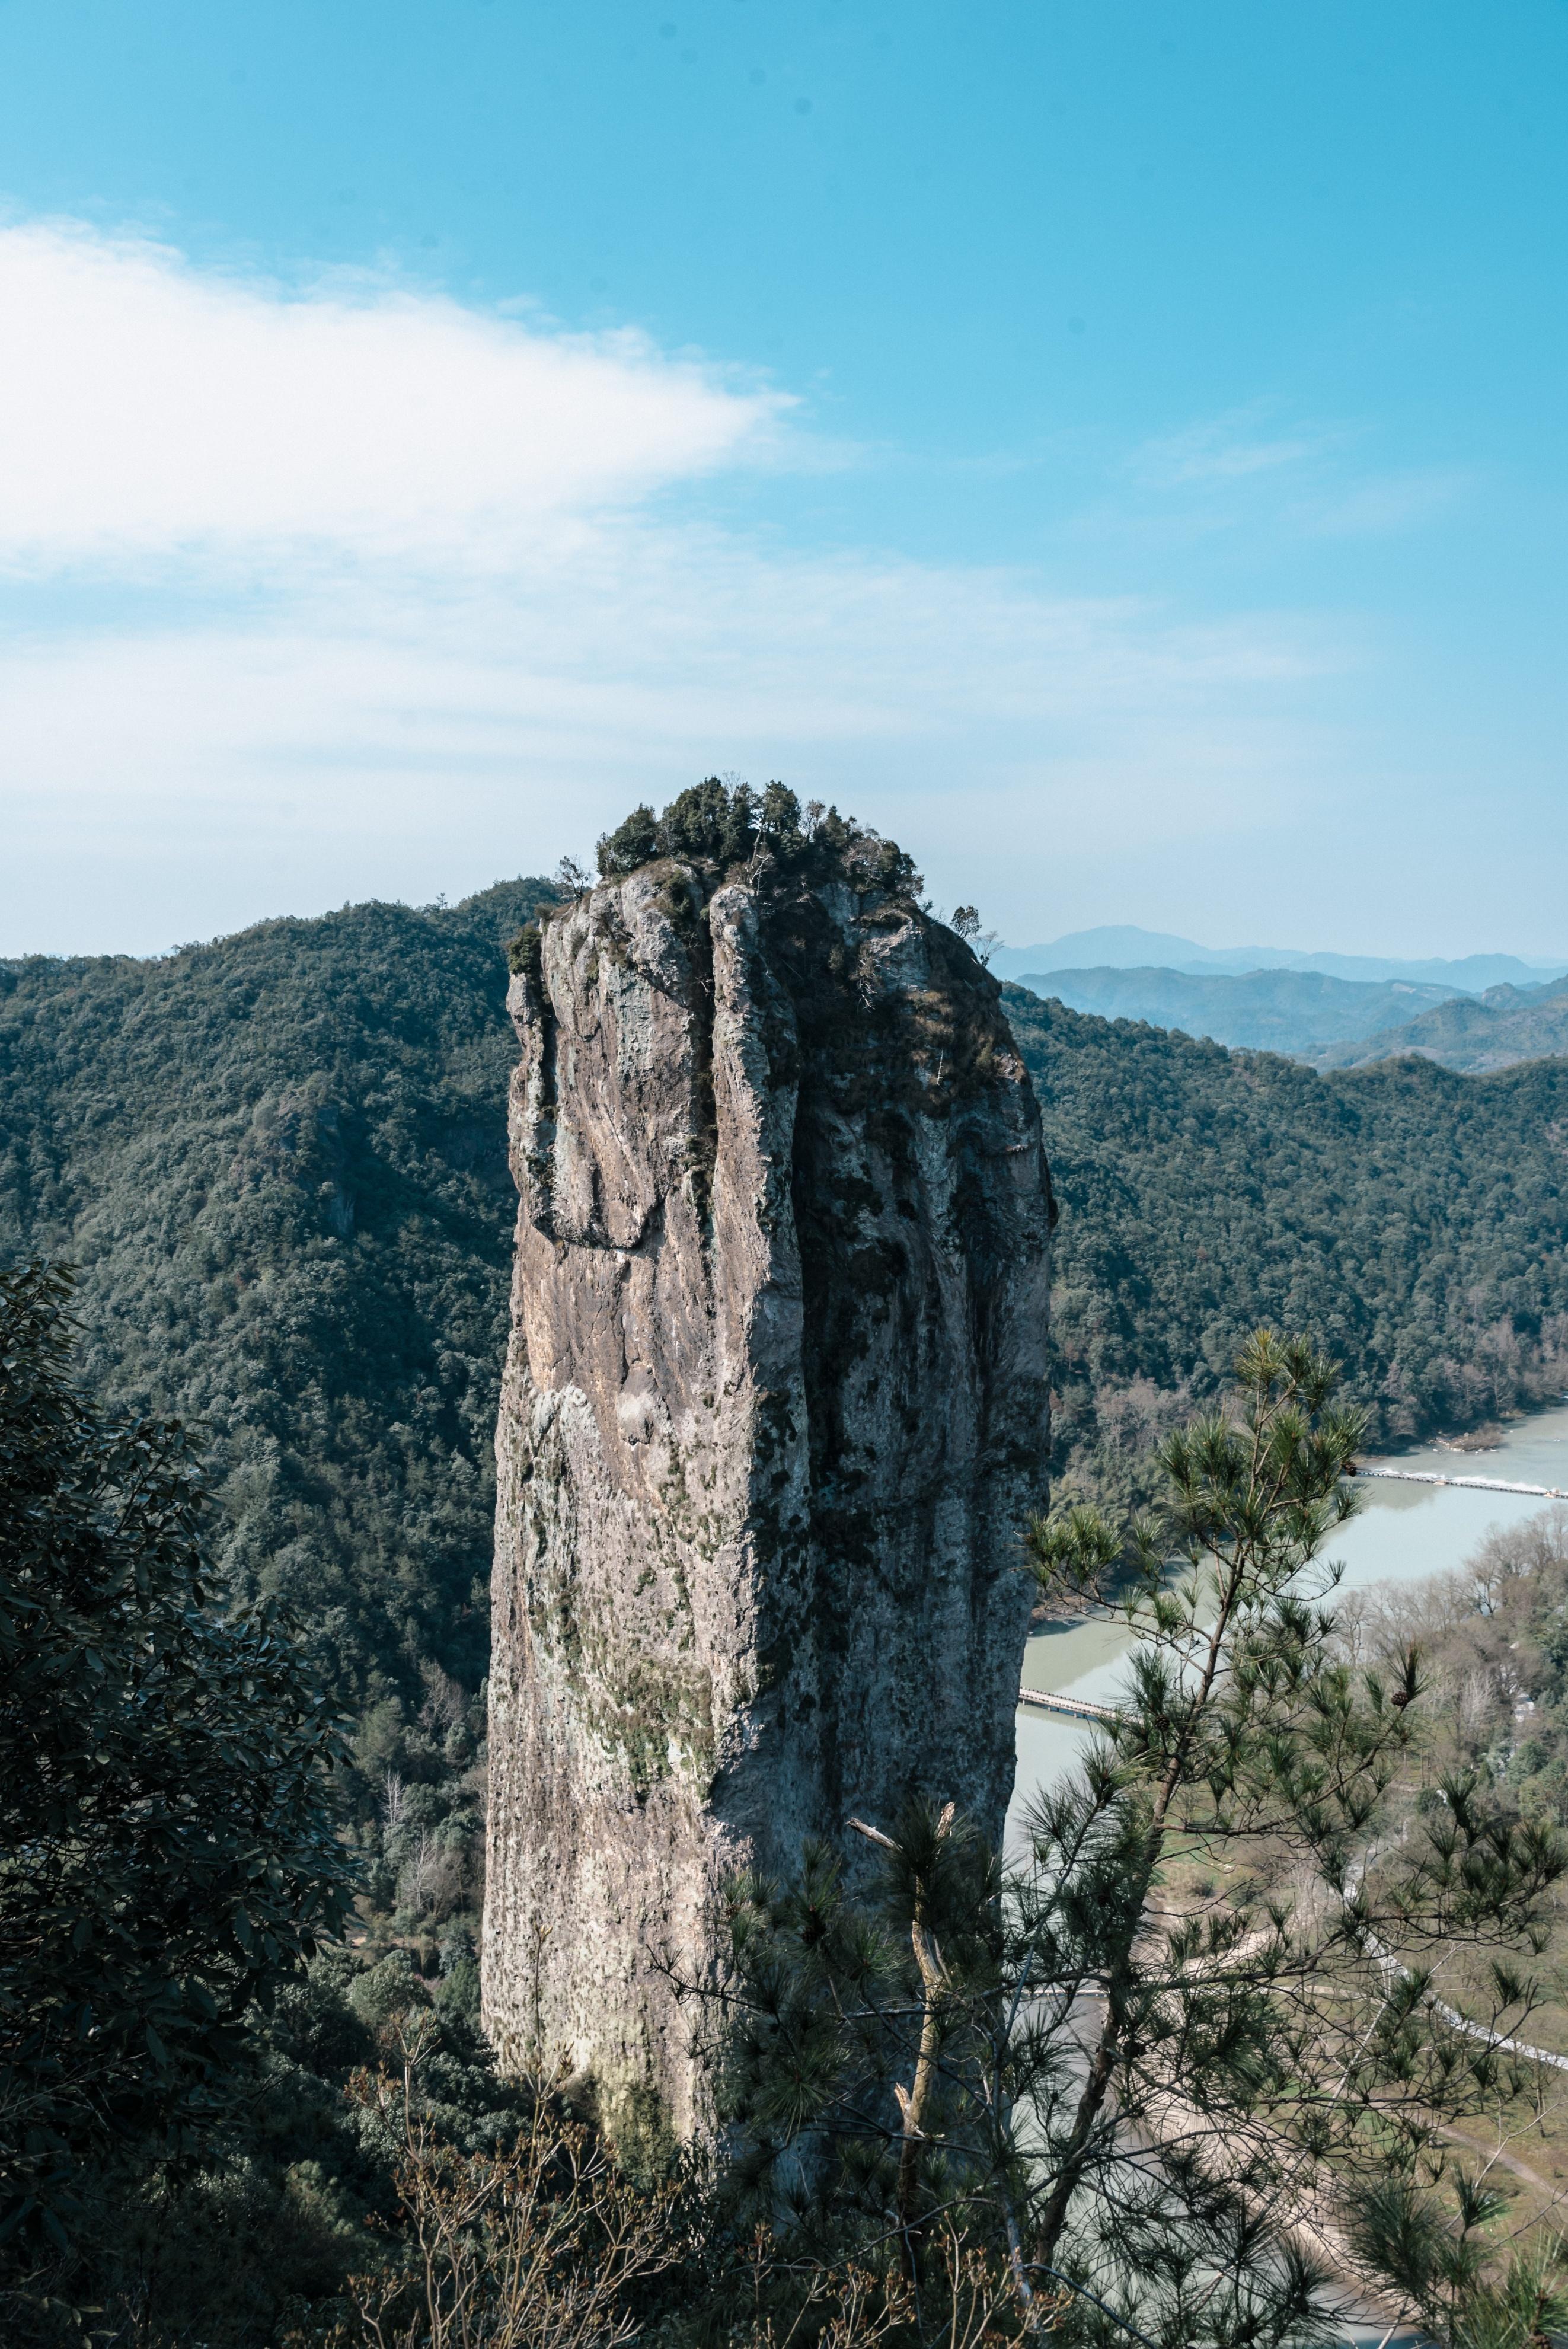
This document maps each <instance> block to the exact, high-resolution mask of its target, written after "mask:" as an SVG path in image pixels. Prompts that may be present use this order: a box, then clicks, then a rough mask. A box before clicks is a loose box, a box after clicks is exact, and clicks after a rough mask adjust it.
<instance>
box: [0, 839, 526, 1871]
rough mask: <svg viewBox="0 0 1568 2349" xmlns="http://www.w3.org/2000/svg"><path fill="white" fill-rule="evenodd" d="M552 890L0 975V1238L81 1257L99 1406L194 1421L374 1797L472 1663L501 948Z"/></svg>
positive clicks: (494, 1361)
mask: <svg viewBox="0 0 1568 2349" xmlns="http://www.w3.org/2000/svg"><path fill="white" fill-rule="evenodd" d="M554 894H555V893H554V891H553V889H552V887H551V885H549V884H547V883H543V882H530V881H521V882H515V883H509V884H507V885H502V886H498V887H497V888H495V889H492V890H490V891H488V892H486V893H485V894H484V895H482V896H479V897H475V898H472V899H469V901H468V902H467V903H466V904H464V905H459V906H455V907H452V908H449V909H446V908H427V909H425V910H423V911H416V910H414V909H412V908H410V907H407V906H404V905H356V906H353V907H346V908H345V909H344V911H343V912H341V913H338V914H332V915H328V916H324V917H323V918H321V919H319V920H315V921H276V922H266V923H263V924H261V925H260V926H258V927H256V928H254V929H252V930H247V931H245V932H243V933H242V935H240V936H235V937H231V938H225V939H222V940H220V941H218V942H217V943H215V944H213V945H211V946H204V947H191V948H188V949H186V950H185V951H184V952H182V953H181V954H178V955H174V956H171V957H168V958H167V959H164V960H160V961H156V962H133V961H130V960H128V959H125V958H110V957H104V958H101V959H96V960H74V961H70V962H57V961H49V960H45V959H43V958H36V959H31V960H28V961H26V962H22V963H11V964H7V965H0V1250H3V1251H4V1253H5V1256H6V1257H13V1258H14V1257H17V1256H23V1255H26V1254H27V1253H29V1252H32V1251H38V1252H46V1253H48V1254H51V1255H55V1256H59V1257H68V1258H71V1259H73V1260H74V1261H75V1262H76V1263H77V1265H78V1266H79V1268H80V1286H79V1290H78V1296H77V1311H78V1313H79V1316H80V1319H81V1321H82V1323H83V1324H84V1326H85V1330H86V1335H87V1345H86V1348H85V1353H84V1368H85V1370H86V1371H87V1373H88V1378H89V1380H90V1381H91V1382H92V1384H93V1385H94V1386H95V1387H96V1388H97V1389H98V1391H99V1392H101V1393H103V1394H104V1395H105V1397H106V1398H108V1399H110V1400H112V1401H113V1402H116V1403H118V1404H121V1405H129V1406H131V1407H134V1408H139V1409H144V1410H155V1411H163V1412H173V1413H179V1414H181V1415H182V1416H184V1417H187V1418H189V1419H191V1420H194V1421H198V1422H200V1423H201V1424H202V1427H203V1429H204V1431H205V1435H206V1441H207V1444H208V1446H209V1449H210V1454H211V1466H212V1469H213V1473H214V1477H215V1481H216V1482H217V1484H218V1485H219V1487H220V1490H221V1493H222V1499H223V1502H224V1504H225V1507H226V1512H227V1519H228V1530H227V1537H226V1543H225V1550H226V1557H227V1562H228V1565H229V1567H230V1569H231V1571H232V1574H233V1575H234V1577H235V1578H236V1580H237V1582H238V1583H239V1584H240V1586H241V1587H242V1588H245V1589H250V1588H253V1587H255V1586H256V1585H258V1584H262V1585H265V1586H266V1587H268V1588H276V1589H280V1590H282V1591H283V1592H284V1593H285V1594H286V1595H287V1596H288V1597H289V1598H290V1599H293V1600H294V1603H295V1604H296V1605H297V1606H298V1607H299V1608H300V1609H302V1610H303V1611H304V1613H305V1614H306V1615H307V1617H308V1618H309V1619H311V1620H312V1622H313V1623H314V1624H315V1627H316V1631H317V1638H318V1642H319V1648H320V1654H319V1657H318V1662H319V1663H320V1664H321V1666H322V1667H323V1668H324V1669H325V1671H326V1672H327V1673H328V1674H329V1675H330V1678H331V1681H332V1684H333V1685H334V1686H335V1687H336V1688H338V1689H340V1690H341V1691H342V1692H343V1695H344V1698H345V1700H346V1702H348V1703H349V1704H350V1706H351V1707H352V1708H353V1709H354V1710H355V1712H356V1713H359V1714H360V1716H361V1718H362V1722H363V1723H364V1729H363V1733H362V1750H363V1758H364V1762H365V1773H366V1785H367V1786H369V1785H373V1784H374V1783H375V1782H376V1780H377V1777H378V1776H379V1775H381V1774H382V1773H383V1771H384V1768H385V1767H386V1766H396V1767H397V1769H398V1770H399V1771H400V1772H401V1773H402V1774H403V1775H406V1776H407V1777H409V1778H411V1779H412V1778H418V1777H421V1776H431V1775H435V1772H436V1765H437V1764H438V1762H439V1761H440V1760H441V1758H442V1756H441V1746H442V1743H443V1741H448V1742H450V1743H451V1744H452V1745H453V1748H454V1754H453V1759H454V1760H455V1761H460V1760H461V1759H462V1757H463V1754H464V1750H465V1748H464V1741H465V1737H466V1738H467V1739H468V1741H469V1742H468V1744H467V1747H466V1751H467V1754H468V1755H469V1757H470V1758H471V1754H472V1752H473V1745H472V1742H471V1740H472V1734H473V1732H474V1731H475V1730H477V1728H478V1723H477V1722H465V1721H464V1720H463V1719H461V1718H459V1716H460V1715H461V1713H462V1705H461V1702H460V1699H459V1691H458V1690H457V1689H453V1688H451V1687H450V1686H449V1685H448V1684H447V1682H446V1681H445V1680H443V1679H442V1677H441V1675H443V1674H445V1675H447V1676H449V1679H450V1680H452V1681H455V1682H457V1683H458V1684H459V1689H460V1690H461V1691H463V1692H467V1694H468V1695H469V1696H470V1697H471V1695H472V1693H473V1692H474V1691H475V1690H476V1688H477V1686H478V1683H479V1681H480V1677H481V1676H482V1674H483V1671H484V1668H485V1658H486V1654H487V1649H488V1634H489V1623H488V1605H487V1588H486V1575H487V1571H488V1563H489V1549H490V1487H491V1472H490V1445H491V1439H492V1428H493V1420H494V1412H495V1395H496V1387H497V1382H498V1379H499V1374H500V1360H501V1353H502V1350H503V1348H504V1345H505V1340H506V1298H507V1279H508V1267H509V1262H510V1255H511V1221H512V1216H513V1213H514V1209H515V1204H516V1195H515V1193H514V1192H513V1189H512V1185H511V1175H510V1173H509V1171H508V1168H507V1163H506V1149H505V1121H504V1101H505V1092H506V1084H507V1079H508V1073H509V1071H510V1068H511V1060H512V1057H513V1038H512V1035H511V1028H510V1026H509V1024H508V1022H507V1019H506V1017H505V1011H504V998H505V991H506V985H507V969H506V959H505V955H504V952H503V941H504V940H505V939H506V938H507V937H508V936H511V935H512V934H513V933H514V932H515V931H516V930H517V929H518V928H519V926H521V923H522V922H523V921H524V920H526V919H527V917H528V916H529V915H530V914H531V912H532V911H533V910H534V908H535V907H536V906H537V905H538V904H539V903H540V902H541V900H542V899H549V898H551V897H552V896H553V895H554ZM421 1667H423V1668H424V1670H423V1672H422V1671H421ZM421 1712H423V1713H426V1714H427V1715H428V1719H427V1722H426V1723H425V1725H424V1727H423V1728H422V1729H421V1728H420V1727H419V1725H418V1721H417V1716H418V1713H421ZM454 1732H456V1734H453V1733H454ZM410 1738H413V1739H414V1740H415V1741H416V1743H417V1744H423V1745H424V1746H427V1747H430V1748H431V1749H432V1750H431V1751H430V1752H428V1753H427V1754H424V1756H423V1761H424V1765H425V1766H424V1767H423V1768H421V1766H420V1762H421V1756H420V1754H418V1753H414V1754H410V1752H409V1751H408V1750H407V1747H408V1741H409V1739H410ZM415 1808H416V1811H417V1810H418V1805H416V1806H415ZM420 1824H423V1825H426V1826H428V1825H429V1824H430V1822H429V1821H428V1819H427V1820H425V1821H423V1822H421V1823H420Z"/></svg>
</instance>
